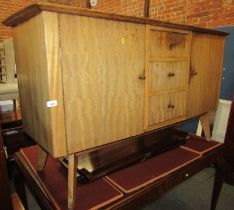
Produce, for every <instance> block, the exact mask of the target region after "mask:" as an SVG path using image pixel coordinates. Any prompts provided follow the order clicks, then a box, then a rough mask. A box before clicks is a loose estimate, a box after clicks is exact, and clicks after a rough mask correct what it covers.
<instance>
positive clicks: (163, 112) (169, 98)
mask: <svg viewBox="0 0 234 210" xmlns="http://www.w3.org/2000/svg"><path fill="white" fill-rule="evenodd" d="M186 97H187V93H186V91H179V92H175V93H169V94H162V95H156V96H151V97H149V113H148V116H149V118H148V125H149V126H152V125H154V124H157V123H161V122H165V121H168V120H172V119H175V118H177V117H182V116H185V114H186Z"/></svg>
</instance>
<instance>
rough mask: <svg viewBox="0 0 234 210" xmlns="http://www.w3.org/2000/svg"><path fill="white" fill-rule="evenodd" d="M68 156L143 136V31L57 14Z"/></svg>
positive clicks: (134, 26) (140, 27)
mask: <svg viewBox="0 0 234 210" xmlns="http://www.w3.org/2000/svg"><path fill="white" fill-rule="evenodd" d="M59 21H60V22H59V24H60V40H61V58H62V72H63V91H64V107H65V114H66V119H65V126H66V133H67V147H68V153H74V152H78V151H82V150H85V149H89V148H92V147H97V146H99V145H103V144H107V143H110V142H113V141H116V140H121V139H124V138H127V137H130V136H135V135H138V134H141V133H142V132H143V104H144V80H142V79H141V78H142V77H143V76H142V75H143V74H144V65H145V26H144V25H140V24H134V23H129V22H120V21H112V20H105V19H98V18H91V17H84V16H83V17H82V16H73V15H66V14H59Z"/></svg>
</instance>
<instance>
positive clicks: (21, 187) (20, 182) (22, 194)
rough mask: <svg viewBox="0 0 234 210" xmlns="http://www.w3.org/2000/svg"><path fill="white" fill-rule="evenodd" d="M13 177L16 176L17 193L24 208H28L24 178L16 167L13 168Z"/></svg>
mask: <svg viewBox="0 0 234 210" xmlns="http://www.w3.org/2000/svg"><path fill="white" fill-rule="evenodd" d="M15 167H16V166H15ZM13 178H14V185H15V190H16V192H17V194H18V195H19V198H20V200H21V202H22V204H23V206H24V208H25V209H26V210H28V202H27V196H26V191H25V183H24V178H23V175H22V174H21V173H20V171H19V170H17V169H16V168H14V170H13Z"/></svg>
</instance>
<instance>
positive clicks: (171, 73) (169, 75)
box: [167, 72, 175, 77]
mask: <svg viewBox="0 0 234 210" xmlns="http://www.w3.org/2000/svg"><path fill="white" fill-rule="evenodd" d="M167 76H168V77H174V76H175V73H173V72H169V73H168V75H167Z"/></svg>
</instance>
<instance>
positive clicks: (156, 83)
mask: <svg viewBox="0 0 234 210" xmlns="http://www.w3.org/2000/svg"><path fill="white" fill-rule="evenodd" d="M188 71H189V62H188V61H170V62H169V61H168V62H151V63H150V66H149V91H150V92H157V91H163V90H164V91H165V90H173V89H182V88H184V89H185V88H187V86H188V75H189V72H188Z"/></svg>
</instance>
